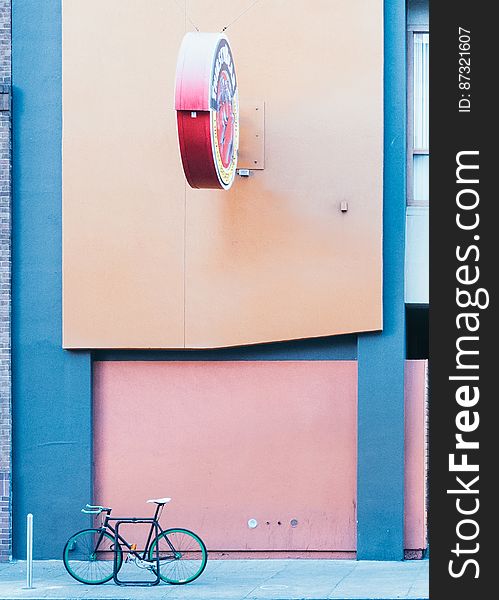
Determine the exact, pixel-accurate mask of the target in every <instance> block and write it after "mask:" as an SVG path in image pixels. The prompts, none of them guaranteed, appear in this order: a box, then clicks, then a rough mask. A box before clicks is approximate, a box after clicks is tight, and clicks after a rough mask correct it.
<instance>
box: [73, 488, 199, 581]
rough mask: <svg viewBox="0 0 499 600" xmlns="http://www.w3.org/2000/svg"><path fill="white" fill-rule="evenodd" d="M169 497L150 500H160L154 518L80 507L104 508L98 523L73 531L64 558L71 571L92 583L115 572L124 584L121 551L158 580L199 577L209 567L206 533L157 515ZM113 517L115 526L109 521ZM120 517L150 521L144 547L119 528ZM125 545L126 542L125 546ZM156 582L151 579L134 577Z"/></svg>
mask: <svg viewBox="0 0 499 600" xmlns="http://www.w3.org/2000/svg"><path fill="white" fill-rule="evenodd" d="M170 500H171V498H158V499H151V500H147V502H148V503H154V504H156V505H157V506H156V511H155V513H154V517H152V518H138V517H111V516H110V514H111V511H112V509H111V508H109V507H104V506H92V505H90V504H87V505H86V507H85V508H82V509H81V512H83V513H85V514H91V515H100V514H101V513H105V515H106V516H105V518H104V519H103V520H102V522H101V525H100V527H95V528H89V529H83V530H82V531H79V532H78V533H75V534H74V535H72V536H71V537H70V538H69V540H68V541H67V542H66V545H65V546H64V550H63V562H64V566H65V567H66V570H67V572H68V573H69V574H70V575H71V577H73V578H74V579H76V580H77V581H79V582H80V583H85V584H88V585H99V584H102V583H106V582H108V581H110V580H111V579H113V578H114V580H115V582H116V583H118V584H120V585H126V584H125V583H124V582H120V581H119V580H118V578H117V575H118V572H119V570H120V569H121V567H122V566H123V552H128V555H127V558H126V561H125V562H134V563H135V564H136V565H137V566H138V567H140V568H143V569H148V570H150V571H151V572H152V573H154V575H156V578H157V580H156V582H155V583H159V580H160V579H161V580H162V581H164V582H165V583H170V584H173V585H182V584H186V583H190V582H191V581H194V580H195V579H197V578H198V577H199V576H200V575H201V573H202V572H203V571H204V568H205V567H206V562H207V560H208V552H207V550H206V546H205V545H204V543H203V541H202V539H201V538H200V537H199V536H198V535H197V534H195V533H193V532H192V531H189V530H187V529H182V528H171V529H166V530H163V529H162V528H161V525H160V524H159V519H160V518H161V515H162V513H163V509H164V506H165V504H167V503H168V502H170ZM111 521H114V522H115V526H114V527H113V526H112V525H111V523H110V522H111ZM120 523H150V524H151V528H150V530H149V535H148V537H147V542H146V544H145V548H144V549H143V550H137V546H136V544H130V543H128V542H127V540H126V539H125V538H124V537H123V536H122V535H121V534H120V533H119V525H120ZM154 533H156V535H155V536H154V539H153V535H154ZM124 547H125V548H126V549H125V550H124ZM136 583H143V584H146V585H154V584H151V583H150V582H136Z"/></svg>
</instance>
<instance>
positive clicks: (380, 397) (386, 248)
mask: <svg viewBox="0 0 499 600" xmlns="http://www.w3.org/2000/svg"><path fill="white" fill-rule="evenodd" d="M384 19H385V21H384V27H385V34H384V53H385V54H384V94H385V96H384V174H383V175H384V177H383V179H384V183H383V233H384V237H383V331H382V332H381V333H374V334H365V335H359V337H358V369H359V375H358V378H359V379H358V384H359V390H358V467H357V521H358V523H357V558H358V559H360V560H401V559H402V558H403V555H404V539H403V535H404V361H405V305H404V268H405V264H404V262H405V259H404V254H405V205H406V176H405V173H406V49H405V37H406V32H405V29H406V24H405V2H401V1H400V0H385V4H384Z"/></svg>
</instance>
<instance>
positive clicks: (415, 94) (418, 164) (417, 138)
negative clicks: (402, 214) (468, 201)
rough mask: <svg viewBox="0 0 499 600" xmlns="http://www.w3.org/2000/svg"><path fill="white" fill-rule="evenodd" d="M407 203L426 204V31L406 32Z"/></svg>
mask: <svg viewBox="0 0 499 600" xmlns="http://www.w3.org/2000/svg"><path fill="white" fill-rule="evenodd" d="M407 46H408V75H409V82H408V91H409V94H408V110H407V115H408V121H409V122H408V136H407V142H408V148H407V150H408V152H407V162H408V165H407V171H408V173H407V174H408V177H407V203H408V204H409V205H412V206H428V203H429V191H428V190H429V162H430V154H429V127H428V124H429V119H428V116H429V52H430V34H429V33H428V31H427V30H426V31H423V30H413V29H412V28H411V29H410V30H409V32H408V44H407Z"/></svg>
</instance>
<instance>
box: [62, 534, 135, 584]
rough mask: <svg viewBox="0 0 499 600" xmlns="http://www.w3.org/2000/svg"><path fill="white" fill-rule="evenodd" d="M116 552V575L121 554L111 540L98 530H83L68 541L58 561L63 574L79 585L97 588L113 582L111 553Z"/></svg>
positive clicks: (121, 560) (112, 554)
mask: <svg viewBox="0 0 499 600" xmlns="http://www.w3.org/2000/svg"><path fill="white" fill-rule="evenodd" d="M115 551H116V552H117V553H118V554H117V557H116V558H117V561H118V563H117V567H118V571H119V570H120V568H121V565H122V563H123V552H122V551H121V547H120V546H119V545H118V547H117V548H115V545H114V537H113V536H112V535H111V534H110V533H108V532H107V531H103V530H102V529H84V530H83V531H79V532H78V533H75V534H74V535H73V536H71V537H70V538H69V540H68V541H67V542H66V545H65V546H64V551H63V553H62V558H63V562H64V566H65V567H66V571H67V572H68V573H69V574H70V575H71V577H74V579H76V581H79V582H80V583H86V584H88V585H98V584H99V583H106V581H110V580H111V579H112V578H113V573H114V552H115Z"/></svg>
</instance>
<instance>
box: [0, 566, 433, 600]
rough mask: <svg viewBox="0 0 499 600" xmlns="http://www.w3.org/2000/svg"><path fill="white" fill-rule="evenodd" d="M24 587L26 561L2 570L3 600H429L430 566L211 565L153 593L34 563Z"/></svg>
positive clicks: (0, 596) (0, 595) (151, 589)
mask: <svg viewBox="0 0 499 600" xmlns="http://www.w3.org/2000/svg"><path fill="white" fill-rule="evenodd" d="M127 567H128V565H127ZM120 574H121V573H120ZM128 575H130V574H128ZM141 575H142V576H143V572H141ZM123 576H125V575H123ZM25 585H26V562H25V561H15V562H10V563H3V564H0V600H19V599H25V600H97V599H109V600H146V599H147V600H395V599H399V598H405V599H407V600H427V599H428V595H429V594H428V561H427V560H414V561H401V562H385V561H383V562H382V561H379V562H378V561H354V560H325V559H322V560H313V559H291V560H284V559H268V560H209V561H208V564H207V566H206V569H205V571H204V572H203V574H202V575H201V577H199V579H197V580H196V581H193V582H192V583H189V584H187V585H183V586H173V585H167V584H164V583H161V584H160V585H157V586H154V587H121V586H117V585H115V584H114V582H110V583H106V584H104V585H99V586H90V585H83V584H81V583H78V582H76V581H74V580H73V579H72V578H71V577H70V576H69V575H68V573H67V572H66V571H65V569H64V565H63V564H62V561H59V560H43V561H34V566H33V586H34V587H33V589H26V587H25Z"/></svg>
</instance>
